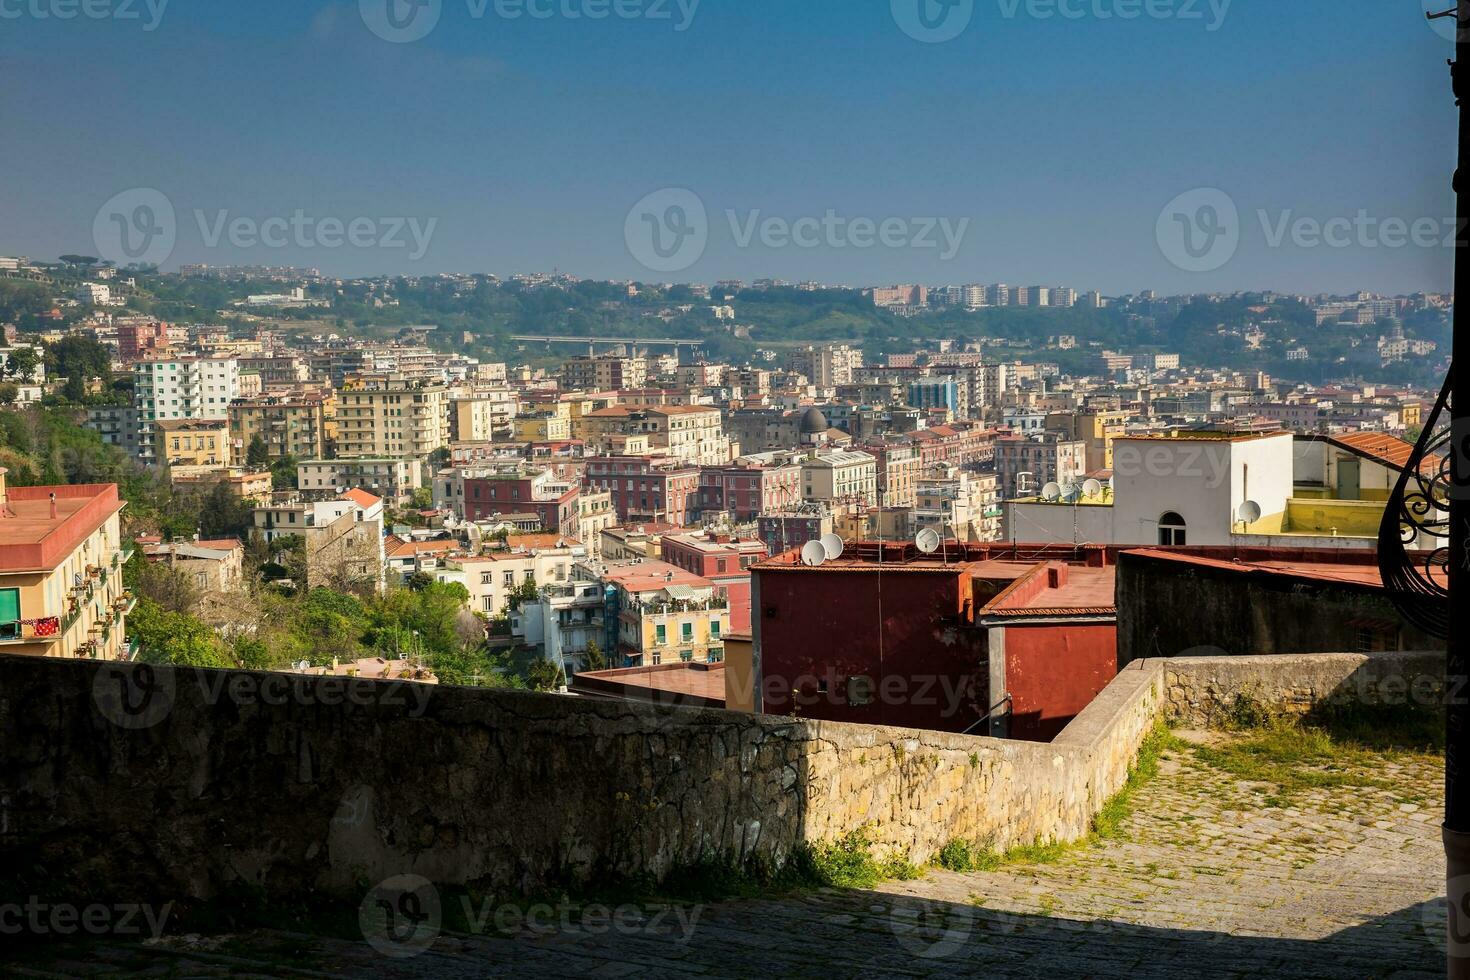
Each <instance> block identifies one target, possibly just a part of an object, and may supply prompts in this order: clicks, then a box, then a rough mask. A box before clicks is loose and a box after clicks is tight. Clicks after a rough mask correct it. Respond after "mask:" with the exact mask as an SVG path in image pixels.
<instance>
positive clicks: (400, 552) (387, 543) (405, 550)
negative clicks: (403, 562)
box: [383, 534, 459, 558]
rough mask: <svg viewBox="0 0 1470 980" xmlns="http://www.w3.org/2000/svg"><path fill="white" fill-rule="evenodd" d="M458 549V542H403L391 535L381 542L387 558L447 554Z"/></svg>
mask: <svg viewBox="0 0 1470 980" xmlns="http://www.w3.org/2000/svg"><path fill="white" fill-rule="evenodd" d="M458 548H459V542H458V541H405V540H403V539H402V538H399V537H396V536H394V535H391V534H390V535H389V536H388V537H387V538H385V539H384V540H383V549H384V551H385V552H386V553H387V556H388V557H389V558H402V557H406V556H408V555H423V554H433V553H435V552H439V553H446V554H447V553H448V552H451V551H456V550H458Z"/></svg>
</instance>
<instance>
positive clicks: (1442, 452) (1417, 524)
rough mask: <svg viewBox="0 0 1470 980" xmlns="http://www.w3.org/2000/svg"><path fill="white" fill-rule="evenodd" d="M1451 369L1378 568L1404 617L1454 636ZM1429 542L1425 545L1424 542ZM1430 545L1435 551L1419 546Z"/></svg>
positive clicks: (1390, 522)
mask: <svg viewBox="0 0 1470 980" xmlns="http://www.w3.org/2000/svg"><path fill="white" fill-rule="evenodd" d="M1454 376H1455V372H1454V368H1453V367H1451V369H1450V372H1449V375H1448V376H1446V378H1445V383H1444V389H1443V390H1442V391H1441V392H1440V393H1439V400H1438V401H1437V402H1435V405H1434V411H1433V412H1432V413H1430V416H1429V418H1428V419H1427V420H1425V422H1424V432H1423V433H1422V434H1421V435H1420V436H1419V442H1418V443H1417V444H1416V445H1415V446H1414V453H1413V455H1412V456H1410V457H1409V462H1408V463H1407V464H1405V466H1404V471H1403V473H1402V474H1401V475H1400V476H1399V481H1398V484H1397V486H1395V487H1394V491H1393V494H1392V496H1390V497H1389V501H1388V507H1387V508H1386V509H1385V510H1384V512H1383V524H1382V526H1381V527H1379V529H1378V567H1379V570H1380V571H1381V572H1382V574H1383V585H1384V588H1386V589H1387V590H1388V595H1389V598H1390V599H1392V600H1393V604H1394V605H1395V606H1396V607H1397V608H1398V610H1399V612H1400V614H1402V615H1403V617H1404V618H1405V619H1407V620H1408V621H1409V622H1411V623H1413V624H1414V625H1415V626H1417V627H1419V628H1420V629H1422V630H1424V631H1425V632H1426V633H1428V634H1430V635H1431V636H1437V637H1440V638H1444V637H1447V636H1448V635H1449V628H1450V592H1449V561H1450V549H1449V536H1450V494H1451V491H1452V488H1453V485H1454V484H1453V474H1454V469H1453V467H1454V456H1453V453H1454V447H1453V445H1452V439H1451V427H1450V418H1449V415H1450V411H1449V407H1450V388H1451V385H1452V383H1453V380H1454ZM1425 538H1428V539H1429V541H1427V542H1425V541H1424V539H1425ZM1416 544H1419V545H1423V544H1429V545H1432V547H1427V548H1426V547H1419V548H1417V549H1414V550H1411V548H1413V546H1414V545H1416Z"/></svg>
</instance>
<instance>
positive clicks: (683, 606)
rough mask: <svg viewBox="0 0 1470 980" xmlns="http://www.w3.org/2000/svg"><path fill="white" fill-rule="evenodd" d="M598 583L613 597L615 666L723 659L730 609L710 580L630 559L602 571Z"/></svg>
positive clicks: (715, 661) (658, 563) (649, 562)
mask: <svg viewBox="0 0 1470 980" xmlns="http://www.w3.org/2000/svg"><path fill="white" fill-rule="evenodd" d="M602 581H603V583H604V584H606V585H607V586H610V587H611V588H612V591H613V596H612V601H611V603H610V605H611V608H612V609H613V610H615V619H614V620H613V623H614V625H615V630H614V631H610V632H612V636H613V639H614V640H615V650H616V653H615V655H614V656H612V657H611V659H613V660H614V661H617V660H621V663H618V664H617V666H620V667H646V666H656V665H658V664H664V663H679V662H684V663H720V662H723V660H724V659H725V646H724V640H725V637H726V636H728V635H729V634H730V632H731V629H730V610H729V604H728V602H727V601H726V600H724V599H721V598H720V597H719V596H718V595H716V593H715V584H714V583H713V582H711V581H710V580H709V579H706V578H704V577H703V576H700V575H695V574H693V573H691V572H687V571H685V570H684V569H681V568H676V567H675V566H673V565H670V564H668V563H667V562H662V561H653V560H648V559H633V560H632V561H628V562H620V563H617V564H614V565H610V566H607V568H606V570H605V571H604V572H603V573H602Z"/></svg>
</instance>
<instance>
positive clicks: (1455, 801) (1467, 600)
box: [1444, 0, 1470, 980]
mask: <svg viewBox="0 0 1470 980" xmlns="http://www.w3.org/2000/svg"><path fill="white" fill-rule="evenodd" d="M1458 19H1459V25H1458V30H1457V34H1456V43H1455V61H1454V62H1453V63H1452V67H1451V72H1452V75H1453V78H1454V89H1455V98H1456V104H1457V105H1458V106H1459V110H1460V113H1459V116H1460V118H1459V168H1458V169H1457V171H1456V173H1455V185H1454V186H1455V194H1456V199H1457V203H1456V216H1457V222H1458V230H1457V235H1456V249H1455V296H1454V306H1453V314H1452V315H1453V317H1454V320H1453V329H1454V341H1453V348H1454V349H1453V360H1452V362H1451V366H1450V371H1451V374H1452V377H1451V389H1452V390H1451V396H1450V398H1451V401H1450V406H1451V439H1450V451H1451V454H1452V457H1453V460H1454V462H1453V471H1452V473H1453V475H1452V479H1453V486H1452V488H1451V492H1450V521H1449V524H1450V528H1449V531H1450V534H1449V555H1448V556H1447V561H1446V566H1447V571H1448V578H1449V589H1450V624H1449V636H1448V638H1447V648H1448V655H1447V658H1446V662H1445V678H1446V690H1447V691H1448V692H1449V693H1450V695H1451V697H1449V698H1448V699H1447V704H1446V708H1445V820H1444V845H1445V880H1446V889H1445V895H1446V896H1447V898H1448V900H1449V922H1448V937H1447V941H1448V946H1447V951H1448V975H1449V976H1450V977H1452V978H1465V980H1470V901H1467V900H1470V778H1463V777H1461V775H1460V774H1461V772H1462V771H1463V769H1464V767H1465V766H1466V765H1467V763H1470V703H1467V702H1466V696H1465V693H1464V692H1465V690H1466V686H1465V684H1464V679H1465V678H1466V677H1467V676H1470V383H1467V379H1470V324H1466V325H1465V326H1463V327H1462V326H1460V323H1459V301H1460V300H1461V299H1467V300H1470V237H1467V234H1466V225H1467V222H1470V152H1467V151H1470V115H1467V112H1470V0H1458ZM1456 367H1458V368H1459V371H1458V372H1456V370H1455V368H1456Z"/></svg>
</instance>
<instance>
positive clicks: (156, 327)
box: [117, 323, 168, 364]
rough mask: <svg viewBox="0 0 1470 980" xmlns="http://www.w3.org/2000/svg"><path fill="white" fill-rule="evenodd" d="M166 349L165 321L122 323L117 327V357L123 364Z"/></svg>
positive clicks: (166, 326)
mask: <svg viewBox="0 0 1470 980" xmlns="http://www.w3.org/2000/svg"><path fill="white" fill-rule="evenodd" d="M166 350H168V324H167V323H124V324H120V325H119V326H118V328H117V358H118V360H120V361H122V362H123V363H124V364H132V363H133V362H134V361H141V360H142V359H143V358H145V357H147V356H148V355H150V354H154V353H158V352H160V351H166Z"/></svg>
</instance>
